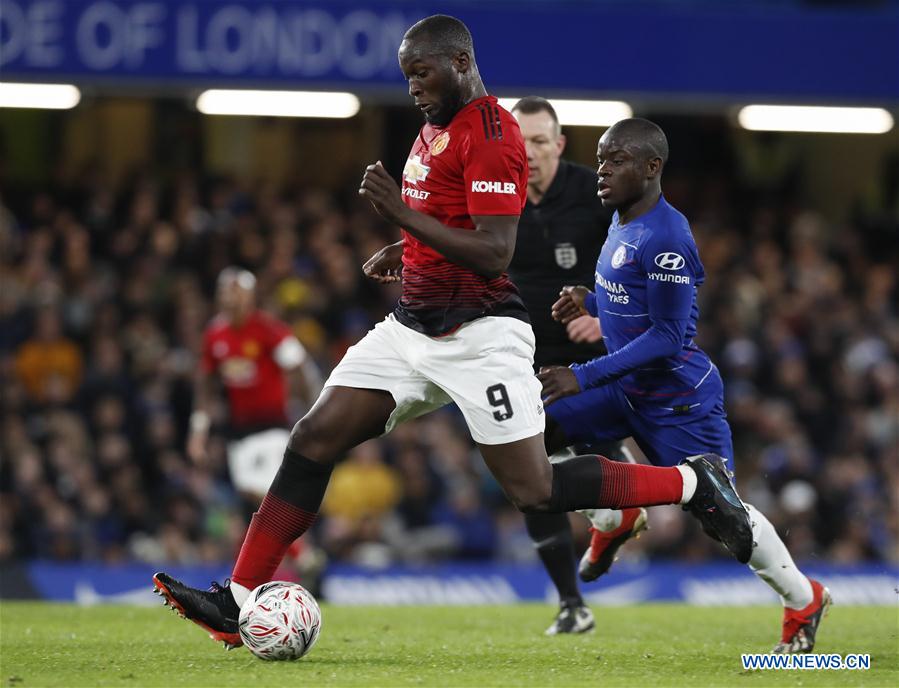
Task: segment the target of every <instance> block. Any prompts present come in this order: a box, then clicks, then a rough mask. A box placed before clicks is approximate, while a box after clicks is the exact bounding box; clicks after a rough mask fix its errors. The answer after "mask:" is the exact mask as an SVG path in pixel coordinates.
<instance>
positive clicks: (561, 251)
mask: <svg viewBox="0 0 899 688" xmlns="http://www.w3.org/2000/svg"><path fill="white" fill-rule="evenodd" d="M556 265H558V266H559V267H560V268H563V269H565V270H569V269H571V268H573V267H574V266H575V265H577V249H575V248H574V245H573V244H556Z"/></svg>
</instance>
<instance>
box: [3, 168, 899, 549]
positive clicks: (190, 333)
mask: <svg viewBox="0 0 899 688" xmlns="http://www.w3.org/2000/svg"><path fill="white" fill-rule="evenodd" d="M687 181H689V182H690V184H686V183H680V184H679V183H677V181H676V180H675V181H674V182H673V183H672V184H671V188H670V189H669V191H668V197H669V200H671V201H672V202H673V203H674V204H675V205H676V206H680V207H682V209H683V210H685V212H686V213H687V215H688V217H690V219H691V221H692V223H693V227H694V232H695V235H696V238H697V242H698V243H699V247H700V253H701V256H702V259H703V261H704V264H705V268H706V273H707V279H706V285H705V287H703V288H701V289H700V292H699V298H700V306H701V312H702V314H703V315H702V317H701V321H700V328H699V329H700V333H699V338H698V339H699V341H700V344H701V345H702V346H704V347H705V348H706V349H707V350H708V351H709V353H710V354H711V355H712V357H713V358H714V359H715V360H716V361H717V362H718V365H719V367H720V369H721V371H722V374H723V376H724V378H725V381H726V384H727V403H728V412H729V415H730V419H731V423H732V427H733V430H734V439H735V447H736V455H737V456H736V464H737V466H738V476H737V477H738V486H739V488H740V490H741V492H742V494H743V496H744V497H745V498H746V499H747V500H748V501H751V502H752V503H753V504H755V505H757V506H758V507H759V508H760V509H761V510H762V511H764V512H765V513H766V514H767V515H768V516H769V517H770V518H771V520H772V522H774V524H775V525H776V526H777V527H778V529H779V530H780V532H781V533H782V534H784V536H785V539H786V541H787V544H788V546H789V547H790V549H791V551H792V552H793V553H794V554H795V555H796V556H797V558H798V559H801V560H809V559H818V558H820V559H828V560H833V561H839V562H853V561H859V560H879V561H883V560H890V561H899V546H897V543H899V532H897V528H899V502H897V499H899V497H897V495H899V460H897V459H899V365H897V360H899V313H897V309H899V285H897V275H899V270H897V249H899V242H897V241H896V236H897V234H896V232H897V227H896V224H895V223H896V218H891V219H890V220H889V221H887V222H883V221H882V222H881V223H880V224H878V225H876V227H874V228H873V229H872V228H871V227H869V226H866V225H865V224H864V221H863V220H861V219H860V220H858V221H855V222H847V223H842V222H841V223H839V224H834V223H831V222H829V221H828V219H827V218H825V217H822V216H820V215H818V214H816V213H815V212H814V211H812V210H809V209H802V208H801V207H797V206H796V204H795V203H794V202H792V199H791V201H790V202H785V201H784V200H782V199H780V200H776V201H775V200H771V199H769V200H767V201H764V202H762V201H760V202H759V204H758V205H756V206H755V207H749V208H745V207H744V208H741V211H740V213H739V215H738V216H737V215H736V213H735V212H733V211H729V210H727V208H730V207H732V206H730V205H729V204H727V203H720V202H715V199H716V198H718V196H716V194H714V193H708V194H706V193H704V191H703V187H702V186H701V184H702V182H701V181H698V180H687ZM697 185H699V189H698V191H697ZM688 187H689V188H692V189H693V190H692V191H691V192H690V193H689V194H688V193H687V192H686V191H685V189H687V188H688ZM353 191H354V189H350V190H349V193H347V194H345V195H341V194H339V193H333V192H329V191H326V190H323V189H315V188H301V189H274V188H271V187H269V186H264V185H263V186H253V187H251V186H245V185H242V184H239V183H237V182H235V181H233V180H231V179H227V178H220V179H206V178H199V177H193V176H190V175H181V176H179V177H177V178H174V179H171V180H168V181H167V182H166V183H162V182H160V181H158V180H157V178H155V177H154V176H152V175H147V174H141V175H136V176H135V177H133V178H132V179H130V180H128V181H127V182H123V183H121V184H119V185H111V184H109V183H106V182H105V181H104V179H103V176H102V174H100V173H99V172H96V171H95V172H92V173H86V174H84V175H83V176H82V177H81V178H80V179H79V180H78V182H77V183H72V184H70V185H68V186H65V187H63V188H53V189H52V190H51V189H47V190H43V191H39V192H35V193H33V194H31V195H29V196H27V197H26V198H20V199H17V203H12V202H11V199H10V198H8V197H7V198H2V199H0V372H2V379H3V384H2V387H0V408H2V413H0V416H2V421H0V423H2V425H0V457H2V467H0V478H2V481H0V490H2V494H0V559H5V560H10V559H27V558H48V559H54V560H67V561H72V560H105V561H121V560H129V559H137V560H143V561H151V562H162V561H168V562H181V563H191V562H200V561H204V562H210V561H228V560H230V559H232V557H233V555H234V553H235V547H237V546H239V543H240V541H241V539H242V535H243V528H244V527H245V523H246V513H245V511H246V509H245V507H244V506H243V505H242V504H241V502H240V500H239V499H238V497H237V496H236V495H235V493H234V491H233V489H232V487H231V485H230V484H229V481H228V475H227V470H226V467H225V459H224V453H225V440H224V439H223V437H224V433H223V432H218V433H216V434H214V436H213V442H212V443H211V445H212V446H211V447H210V449H211V451H210V456H209V459H208V460H207V461H206V462H205V463H202V464H194V463H192V462H191V461H190V459H189V458H187V456H186V454H185V447H184V443H185V435H186V432H187V419H188V416H189V413H190V409H191V374H192V370H193V368H194V366H195V365H196V362H197V353H198V350H199V345H200V337H201V333H202V331H203V328H204V326H205V324H206V322H207V320H208V319H209V318H210V317H211V315H212V314H213V313H214V308H215V305H214V300H213V297H214V293H213V289H214V284H215V278H216V276H217V274H218V272H219V271H220V270H221V269H222V268H224V267H226V266H228V265H232V264H234V265H240V266H242V267H245V268H248V269H250V270H252V271H253V272H254V273H255V274H256V275H257V277H258V292H259V295H260V300H261V305H262V307H263V308H265V309H267V310H269V311H271V312H273V313H274V314H276V315H277V316H279V317H280V318H282V319H284V320H285V321H286V322H288V323H289V324H290V326H291V327H292V328H293V330H294V332H295V333H296V334H297V336H298V337H299V339H300V340H301V341H302V343H303V344H304V345H305V347H306V348H307V350H308V351H309V352H310V353H311V355H312V356H313V357H314V358H315V360H316V361H317V362H318V364H319V365H320V367H321V368H322V370H323V372H324V373H325V374H327V372H328V371H329V370H330V369H331V368H332V367H333V366H334V365H335V363H336V362H337V361H338V360H339V359H340V357H341V356H342V354H343V352H344V351H345V350H346V348H347V347H348V346H350V345H351V344H352V343H354V342H355V341H357V340H358V339H359V338H360V337H361V336H362V335H363V333H364V332H366V331H367V330H368V329H369V328H370V327H371V326H372V325H373V324H374V323H376V322H377V321H378V320H380V319H381V318H382V317H383V316H384V315H385V314H386V313H387V312H388V311H389V310H390V309H391V308H392V306H393V304H394V303H395V301H396V299H397V298H398V296H399V287H398V286H390V287H381V286H377V285H375V284H373V283H371V282H368V281H366V279H365V278H364V276H363V274H362V272H361V265H362V263H363V262H364V260H365V259H366V258H367V257H368V256H370V255H371V254H372V253H373V252H374V251H375V250H376V249H378V248H380V247H381V246H382V245H383V244H385V243H388V242H390V241H394V240H395V239H396V235H395V231H396V230H395V229H394V228H390V227H386V226H384V225H383V224H382V223H381V222H380V221H379V219H378V218H377V216H376V215H375V214H374V213H373V212H372V211H371V210H370V209H369V208H368V207H365V205H364V204H362V203H360V202H359V201H358V200H357V199H356V198H355V194H354V193H353ZM704 199H705V200H704ZM718 200H720V199H718ZM890 223H893V224H892V225H891V224H890ZM878 228H879V230H878ZM878 231H880V232H881V233H878ZM889 232H892V235H890V234H889ZM890 236H892V241H890V238H889V237H890ZM597 421H598V422H601V419H597ZM226 423H227V419H226V418H225V417H224V412H223V409H219V411H218V413H217V414H216V426H217V428H218V430H219V431H221V430H223V429H224V427H225V424H226ZM572 519H573V520H574V521H577V523H578V529H577V532H578V534H579V536H580V537H581V538H582V543H583V538H584V535H585V530H586V522H585V521H584V520H583V519H581V518H580V517H579V516H576V515H575V516H573V517H572ZM651 522H652V526H653V527H652V529H651V530H650V531H649V533H648V535H647V536H646V537H644V538H643V539H641V540H640V541H639V542H638V543H632V545H628V547H627V548H626V551H627V553H628V554H627V555H628V556H632V557H633V556H664V557H681V558H687V559H691V560H698V559H703V558H707V557H710V556H722V554H723V553H722V551H721V550H720V549H719V548H717V546H716V545H715V544H714V543H713V542H711V541H710V540H709V539H708V538H705V537H702V536H701V535H699V530H698V528H697V527H696V525H695V524H694V523H693V522H692V520H691V519H687V518H685V517H683V515H682V514H681V512H680V510H679V509H677V508H676V507H670V508H657V509H654V510H653V513H652V514H651ZM312 536H313V537H314V539H315V540H316V541H317V543H318V544H319V546H320V547H321V548H323V550H324V551H325V552H326V553H327V555H328V556H329V557H330V559H331V560H342V561H353V562H358V563H365V564H368V565H372V566H377V565H383V564H386V563H390V562H397V561H404V562H418V561H433V560H439V559H444V558H452V559H468V560H474V559H494V560H503V561H530V560H532V559H534V553H533V549H532V546H531V544H530V542H529V539H528V537H527V535H526V533H525V531H524V528H523V524H522V519H521V517H520V515H519V514H517V513H516V512H515V511H514V510H513V509H512V508H511V507H510V506H509V505H508V504H507V503H506V501H505V499H504V498H503V495H502V494H501V492H500V491H499V488H498V487H497V485H496V484H495V483H494V482H493V480H492V478H491V477H490V476H489V474H488V473H487V472H486V470H485V468H484V466H483V463H482V461H481V460H480V457H479V455H478V453H477V450H476V448H475V447H474V445H473V444H472V442H471V440H470V439H469V437H468V435H467V433H466V431H465V427H464V424H462V422H461V418H460V416H459V415H458V413H457V412H455V411H454V410H453V409H452V408H447V409H444V410H442V411H440V412H437V413H435V414H433V415H431V416H429V417H426V418H424V419H421V420H418V421H416V422H413V423H410V424H407V425H405V426H402V427H400V428H399V429H397V430H396V431H394V433H392V434H391V435H390V436H388V437H386V438H381V439H378V440H373V441H370V442H367V443H365V444H364V445H362V446H360V447H359V448H357V449H356V450H355V451H353V452H352V453H351V454H350V455H349V456H348V457H347V458H346V460H345V461H344V462H343V463H342V464H340V465H339V466H338V468H337V469H336V470H335V472H334V475H333V479H332V482H331V486H330V488H329V492H328V495H327V496H326V501H325V504H324V506H323V517H322V518H321V519H320V521H319V523H318V524H317V525H316V527H315V529H314V531H313V533H312Z"/></svg>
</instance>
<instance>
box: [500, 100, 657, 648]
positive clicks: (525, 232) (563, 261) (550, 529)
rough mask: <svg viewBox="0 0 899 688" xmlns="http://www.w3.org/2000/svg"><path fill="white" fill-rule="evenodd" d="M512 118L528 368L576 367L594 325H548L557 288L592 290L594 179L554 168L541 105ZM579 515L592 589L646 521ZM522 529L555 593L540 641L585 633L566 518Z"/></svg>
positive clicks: (555, 124)
mask: <svg viewBox="0 0 899 688" xmlns="http://www.w3.org/2000/svg"><path fill="white" fill-rule="evenodd" d="M512 114H513V115H514V116H515V119H517V120H518V124H519V126H520V127H521V133H522V136H523V137H524V142H525V148H526V150H527V156H528V200H527V204H526V205H525V208H524V212H522V214H521V219H520V220H519V222H518V239H517V241H516V245H515V255H514V256H513V258H512V263H511V265H510V266H509V274H510V276H511V277H512V280H513V281H514V282H515V284H516V286H517V287H518V290H519V291H520V292H521V297H522V299H523V300H524V303H525V305H526V306H527V309H528V313H529V315H530V318H531V325H532V326H533V328H534V334H535V336H536V339H537V351H536V354H535V357H534V363H535V368H537V370H539V369H540V368H541V367H542V366H550V365H565V366H567V365H569V364H571V363H584V362H585V361H588V360H590V359H592V358H596V357H597V356H600V355H602V354H604V353H605V347H604V346H603V344H602V335H601V333H600V330H599V321H598V320H597V319H596V318H592V317H590V316H583V317H582V318H578V319H577V320H575V321H573V322H571V323H569V325H568V326H567V327H566V326H565V325H562V324H560V323H558V322H556V321H555V320H553V319H552V315H551V308H552V304H553V303H554V302H555V301H556V299H558V297H559V292H560V291H561V290H562V287H563V286H565V285H583V286H586V287H588V288H590V289H593V288H594V286H595V279H594V271H595V269H596V259H597V257H598V256H599V251H600V249H601V248H602V245H603V242H604V241H605V238H606V231H607V229H608V226H609V222H610V220H611V213H610V212H609V211H607V210H606V209H605V208H603V206H602V202H601V201H600V199H599V197H598V196H597V187H596V173H595V172H594V171H593V170H592V169H590V168H589V167H584V166H583V165H577V164H574V163H571V162H568V161H566V160H563V159H562V157H561V156H562V151H563V150H564V149H565V136H563V135H562V131H561V126H560V125H559V118H558V116H557V115H556V111H555V110H554V109H553V106H552V105H551V104H550V102H549V101H548V100H546V99H545V98H540V97H538V96H528V97H526V98H522V99H521V100H520V101H518V103H516V104H515V107H513V108H512ZM591 451H594V452H597V453H600V454H603V455H604V456H607V457H609V458H613V459H619V460H628V458H629V457H628V456H627V454H626V453H625V451H624V450H623V448H622V447H621V445H620V443H614V444H610V445H608V446H601V447H593V448H592V449H591ZM551 458H552V459H553V460H556V459H561V458H563V456H560V455H556V456H553V457H551ZM630 460H632V459H630ZM583 513H584V515H585V516H587V517H588V518H589V519H590V521H591V523H592V527H591V529H590V530H591V533H592V536H591V542H590V548H589V549H588V550H587V552H585V553H584V557H583V559H582V560H581V564H580V575H581V578H582V579H583V580H585V581H591V580H594V579H596V578H598V577H599V576H601V575H602V574H604V573H605V572H606V571H608V569H609V567H610V566H611V565H612V561H613V560H614V558H615V552H616V551H617V550H618V548H619V547H620V546H621V545H622V544H623V543H624V542H625V541H627V540H628V539H629V538H630V537H632V536H634V535H636V534H637V533H639V532H640V531H641V530H642V529H643V528H645V527H646V511H645V510H644V509H639V508H636V509H624V510H622V511H613V510H610V509H597V510H591V511H589V512H583ZM525 524H526V525H527V530H528V534H529V535H530V536H531V539H532V540H533V541H534V546H535V547H536V548H537V552H538V554H539V555H540V559H541V561H542V562H543V566H544V567H545V568H546V571H547V573H549V577H550V578H551V579H552V581H553V583H554V584H555V586H556V589H557V590H558V591H559V600H560V609H559V614H558V616H557V617H556V620H555V621H554V622H553V624H552V625H551V626H550V627H549V628H548V629H547V630H546V634H547V635H556V634H558V633H584V632H585V631H589V630H590V629H592V628H593V626H594V621H593V613H592V612H591V611H590V609H589V607H587V606H586V605H585V604H584V599H583V597H582V596H581V593H580V590H579V589H578V584H577V579H576V577H575V551H574V541H573V538H572V535H571V526H570V524H569V522H568V516H567V514H536V513H534V514H525Z"/></svg>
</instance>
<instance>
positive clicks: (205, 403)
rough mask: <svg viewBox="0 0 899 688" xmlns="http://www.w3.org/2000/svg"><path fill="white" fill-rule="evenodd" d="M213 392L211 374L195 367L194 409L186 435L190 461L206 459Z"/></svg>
mask: <svg viewBox="0 0 899 688" xmlns="http://www.w3.org/2000/svg"><path fill="white" fill-rule="evenodd" d="M213 394H214V390H213V380H212V376H211V375H209V374H208V373H206V372H205V371H204V370H202V368H201V367H197V372H196V375H195V377H194V410H193V413H192V414H191V416H190V434H189V435H188V437H187V454H188V456H190V458H191V460H192V461H196V462H198V463H199V462H202V461H204V460H205V459H206V442H207V440H208V439H209V426H210V424H211V421H210V416H209V408H210V400H211V399H212V396H213Z"/></svg>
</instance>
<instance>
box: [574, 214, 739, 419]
mask: <svg viewBox="0 0 899 688" xmlns="http://www.w3.org/2000/svg"><path fill="white" fill-rule="evenodd" d="M704 280H705V272H704V270H703V267H702V263H701V262H700V260H699V252H698V250H697V248H696V243H695V241H694V240H693V235H692V233H691V232H690V225H689V223H688V222H687V219H686V218H685V217H684V216H683V215H682V214H681V213H680V212H678V211H677V210H676V209H675V208H673V207H672V206H671V205H670V204H669V203H668V202H667V201H666V200H665V198H664V196H662V197H660V198H659V201H658V203H657V204H656V205H655V207H653V209H652V210H650V211H649V212H647V213H645V214H644V215H642V216H640V217H638V218H636V219H635V220H633V221H631V222H629V223H627V224H624V225H622V224H620V223H619V216H618V213H617V212H616V213H615V214H614V216H613V218H612V224H611V226H610V227H609V233H608V238H607V239H606V242H605V244H604V245H603V247H602V251H601V252H600V255H599V260H598V261H597V264H596V289H595V293H594V294H593V295H591V296H590V297H589V298H588V300H587V304H586V305H587V308H588V310H589V311H590V312H591V313H592V314H593V315H596V316H598V317H599V320H600V323H601V325H602V334H603V339H604V340H605V344H606V348H607V349H608V351H609V355H608V356H606V357H603V358H598V359H594V360H593V361H590V362H589V363H586V364H583V365H579V366H578V365H576V366H572V369H573V370H574V372H575V374H576V375H577V377H578V381H579V382H580V383H581V387H582V388H583V389H586V388H589V387H596V386H598V385H602V384H607V383H609V382H612V381H616V384H619V385H621V387H622V389H623V390H624V393H625V395H626V396H627V399H628V401H629V402H630V404H631V406H632V407H633V409H634V410H635V411H637V412H639V413H642V414H645V415H649V416H652V417H654V418H657V419H658V420H659V421H662V422H666V419H667V422H671V423H676V422H679V419H682V418H683V417H684V416H690V417H694V418H695V417H698V416H701V415H703V414H705V413H707V412H708V411H710V410H711V409H712V408H713V407H714V405H715V402H716V401H717V400H720V399H721V398H722V395H723V385H722V382H721V377H720V375H719V374H718V370H717V368H716V367H715V366H714V364H713V363H712V361H711V360H710V359H709V357H708V355H707V354H706V353H705V352H704V351H702V349H700V348H699V347H698V346H696V344H695V343H694V341H693V337H694V336H695V335H696V321H697V319H698V318H699V308H698V306H697V304H696V290H697V288H698V287H699V285H701V284H702V283H703V281H704Z"/></svg>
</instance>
